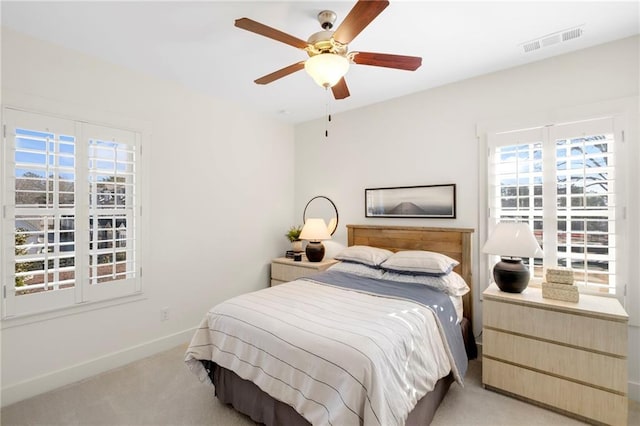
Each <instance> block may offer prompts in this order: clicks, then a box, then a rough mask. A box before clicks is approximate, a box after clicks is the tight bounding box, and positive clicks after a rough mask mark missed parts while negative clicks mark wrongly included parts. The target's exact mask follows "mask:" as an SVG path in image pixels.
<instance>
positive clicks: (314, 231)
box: [300, 218, 331, 262]
mask: <svg viewBox="0 0 640 426" xmlns="http://www.w3.org/2000/svg"><path fill="white" fill-rule="evenodd" d="M300 239H301V240H306V241H308V243H307V248H306V249H305V253H306V255H307V259H308V260H309V262H320V261H321V260H322V258H323V257H324V245H323V244H322V240H330V239H331V235H330V234H329V231H327V224H326V223H325V221H324V219H318V218H309V219H307V220H306V221H305V222H304V226H303V227H302V232H301V233H300Z"/></svg>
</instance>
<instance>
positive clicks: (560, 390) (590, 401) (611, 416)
mask: <svg viewBox="0 0 640 426" xmlns="http://www.w3.org/2000/svg"><path fill="white" fill-rule="evenodd" d="M482 382H483V383H484V384H485V385H486V386H489V387H495V388H497V389H500V390H503V391H506V392H509V393H511V394H514V395H519V396H521V397H524V398H528V399H531V400H533V401H537V402H539V403H542V404H545V405H549V406H552V407H555V408H557V409H560V410H563V411H566V412H569V413H573V414H576V415H578V416H581V417H586V418H589V419H593V420H596V421H599V422H602V423H606V424H611V425H626V424H627V398H626V397H625V396H622V395H618V394H615V393H611V392H607V391H604V390H600V389H597V388H593V387H590V386H585V385H582V384H579V383H575V382H571V381H568V380H564V379H561V378H558V377H554V376H549V375H546V374H542V373H538V372H536V371H532V370H528V369H526V368H520V367H517V366H515V365H511V364H507V363H503V362H499V361H495V360H492V359H488V358H484V359H483V361H482Z"/></svg>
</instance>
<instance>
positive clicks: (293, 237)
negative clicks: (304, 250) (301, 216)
mask: <svg viewBox="0 0 640 426" xmlns="http://www.w3.org/2000/svg"><path fill="white" fill-rule="evenodd" d="M301 232H302V226H300V225H296V226H292V227H291V228H289V232H287V233H286V234H284V235H285V237H287V238H288V239H289V241H291V242H294V241H297V240H299V239H300V233H301Z"/></svg>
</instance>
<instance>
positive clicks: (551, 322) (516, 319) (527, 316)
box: [483, 298, 627, 357]
mask: <svg viewBox="0 0 640 426" xmlns="http://www.w3.org/2000/svg"><path fill="white" fill-rule="evenodd" d="M483 304H484V307H483V311H484V312H483V323H484V326H485V327H490V328H495V329H498V330H504V331H509V332H511V333H516V334H522V335H526V336H531V337H536V338H539V339H545V340H550V341H555V342H562V343H563V344H565V345H570V346H578V347H581V348H585V349H589V350H594V351H599V352H603V353H606V354H613V355H617V356H621V357H626V355H627V324H626V322H618V321H609V320H606V319H602V318H597V317H590V316H588V315H578V314H573V313H567V312H559V311H555V310H551V309H541V308H537V307H533V306H525V305H521V304H517V303H504V302H499V301H496V300H492V299H489V298H487V299H485V300H484V302H483Z"/></svg>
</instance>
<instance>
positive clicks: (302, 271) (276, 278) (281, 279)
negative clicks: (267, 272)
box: [271, 257, 338, 287]
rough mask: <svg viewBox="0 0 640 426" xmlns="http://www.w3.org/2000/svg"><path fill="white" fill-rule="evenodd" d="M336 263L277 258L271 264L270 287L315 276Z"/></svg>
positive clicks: (334, 261) (331, 261) (326, 260)
mask: <svg viewBox="0 0 640 426" xmlns="http://www.w3.org/2000/svg"><path fill="white" fill-rule="evenodd" d="M336 263H338V261H337V260H335V259H323V260H322V261H320V262H309V261H308V260H307V259H306V258H303V260H301V261H298V262H296V261H294V260H293V259H288V258H286V257H279V258H277V259H274V260H273V261H272V262H271V286H272V287H273V286H274V285H278V284H282V283H286V282H289V281H293V280H296V279H298V278H301V277H308V276H310V275H313V274H317V273H318V272H320V271H324V270H325V269H327V268H328V267H330V266H331V265H335V264H336Z"/></svg>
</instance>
